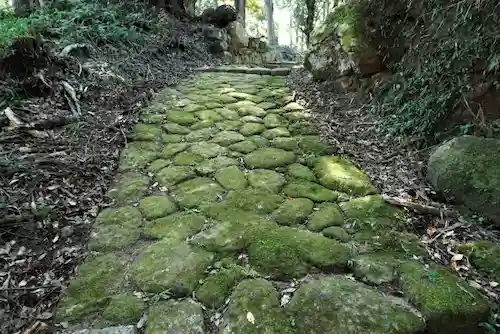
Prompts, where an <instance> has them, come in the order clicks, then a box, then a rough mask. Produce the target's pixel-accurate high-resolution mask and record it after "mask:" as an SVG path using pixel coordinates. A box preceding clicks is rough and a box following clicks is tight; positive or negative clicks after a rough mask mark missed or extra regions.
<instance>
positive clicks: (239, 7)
mask: <svg viewBox="0 0 500 334" xmlns="http://www.w3.org/2000/svg"><path fill="white" fill-rule="evenodd" d="M246 6H247V2H246V0H234V8H235V9H236V12H237V13H238V21H240V22H241V24H242V25H243V27H245V21H246V17H245V16H246V10H245V9H246Z"/></svg>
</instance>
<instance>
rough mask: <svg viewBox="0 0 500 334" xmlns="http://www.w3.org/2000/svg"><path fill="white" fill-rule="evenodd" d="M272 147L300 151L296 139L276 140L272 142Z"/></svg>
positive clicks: (280, 138) (283, 138)
mask: <svg viewBox="0 0 500 334" xmlns="http://www.w3.org/2000/svg"><path fill="white" fill-rule="evenodd" d="M271 146H273V147H276V148H279V149H282V150H287V151H297V150H298V149H299V143H298V140H297V138H295V137H277V138H274V139H273V140H271Z"/></svg>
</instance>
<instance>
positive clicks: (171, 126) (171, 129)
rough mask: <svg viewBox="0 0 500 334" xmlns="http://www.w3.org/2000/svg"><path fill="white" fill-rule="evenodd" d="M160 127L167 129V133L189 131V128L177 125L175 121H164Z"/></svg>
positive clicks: (180, 133)
mask: <svg viewBox="0 0 500 334" xmlns="http://www.w3.org/2000/svg"><path fill="white" fill-rule="evenodd" d="M162 127H163V128H164V129H165V130H166V131H167V133H168V134H175V135H185V134H188V133H189V132H190V130H189V128H186V127H185V126H182V125H179V124H177V123H165V124H163V125H162Z"/></svg>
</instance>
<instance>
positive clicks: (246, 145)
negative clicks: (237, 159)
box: [229, 140, 257, 154]
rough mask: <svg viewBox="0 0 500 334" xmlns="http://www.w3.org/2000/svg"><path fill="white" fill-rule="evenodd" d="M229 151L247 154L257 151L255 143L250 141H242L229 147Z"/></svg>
mask: <svg viewBox="0 0 500 334" xmlns="http://www.w3.org/2000/svg"><path fill="white" fill-rule="evenodd" d="M229 149H231V150H233V151H236V152H240V153H244V154H247V153H250V152H253V151H255V150H256V149H257V145H255V143H254V142H252V141H250V140H244V141H242V142H239V143H235V144H232V145H230V146H229Z"/></svg>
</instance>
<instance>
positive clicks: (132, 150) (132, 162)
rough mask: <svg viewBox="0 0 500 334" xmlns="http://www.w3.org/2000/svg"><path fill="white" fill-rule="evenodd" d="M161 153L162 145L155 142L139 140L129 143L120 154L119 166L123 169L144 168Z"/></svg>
mask: <svg viewBox="0 0 500 334" xmlns="http://www.w3.org/2000/svg"><path fill="white" fill-rule="evenodd" d="M159 154H160V146H159V145H158V144H157V143H154V142H147V141H137V142H132V143H130V144H128V146H127V147H125V148H124V149H123V151H122V152H121V154H120V161H119V166H118V168H119V169H120V170H122V171H125V170H130V169H141V168H144V167H145V166H146V165H147V164H148V163H149V162H151V161H153V160H154V159H156V158H157V157H158V155H159Z"/></svg>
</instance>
